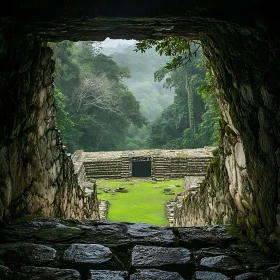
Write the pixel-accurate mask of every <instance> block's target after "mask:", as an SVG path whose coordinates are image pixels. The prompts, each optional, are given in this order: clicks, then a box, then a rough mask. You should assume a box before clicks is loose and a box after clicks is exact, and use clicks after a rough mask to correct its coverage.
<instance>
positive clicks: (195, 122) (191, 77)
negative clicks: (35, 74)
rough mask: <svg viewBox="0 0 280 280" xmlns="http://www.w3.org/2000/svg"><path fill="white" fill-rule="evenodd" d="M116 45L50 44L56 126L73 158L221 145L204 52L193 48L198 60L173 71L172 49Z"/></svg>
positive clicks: (210, 80) (133, 44) (193, 59)
mask: <svg viewBox="0 0 280 280" xmlns="http://www.w3.org/2000/svg"><path fill="white" fill-rule="evenodd" d="M112 42H113V41H112V40H108V39H106V41H105V42H104V44H102V43H100V42H76V43H75V42H70V41H64V42H61V43H51V44H50V46H51V47H52V49H53V51H54V59H55V61H56V72H55V81H54V84H55V93H56V108H57V125H58V128H59V129H60V130H61V132H62V137H63V141H64V143H66V146H67V147H68V150H69V152H74V151H75V150H77V149H83V150H85V151H110V150H133V149H151V148H159V149H182V148H197V147H203V146H210V145H217V141H218V139H219V118H220V112H219V108H218V106H217V102H216V97H215V93H214V90H213V89H214V87H213V80H212V79H211V75H210V73H209V71H207V69H206V67H205V61H204V58H203V55H202V51H201V48H197V45H196V44H193V45H191V46H192V48H193V49H195V50H196V49H199V51H197V53H196V55H195V56H193V58H192V59H191V60H190V61H189V62H188V63H187V64H185V65H180V67H174V68H173V69H172V67H171V68H170V67H169V69H168V68H166V65H168V64H169V65H170V63H171V65H172V61H173V60H172V59H173V58H174V55H166V53H168V50H167V52H162V53H161V55H160V54H159V51H156V50H155V49H156V47H155V46H150V47H148V48H147V49H145V51H144V52H142V51H140V50H139V49H137V45H136V44H137V41H132V42H131V41H121V42H120V43H118V44H115V45H112V44H111V43H112ZM105 43H106V44H105ZM108 43H109V44H108ZM110 44H111V45H110ZM172 44H173V46H174V43H173V42H172ZM165 45H166V44H165ZM167 45H168V44H167ZM167 48H168V46H167ZM175 58H176V56H175Z"/></svg>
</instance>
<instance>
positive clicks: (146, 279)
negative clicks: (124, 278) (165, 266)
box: [129, 268, 184, 280]
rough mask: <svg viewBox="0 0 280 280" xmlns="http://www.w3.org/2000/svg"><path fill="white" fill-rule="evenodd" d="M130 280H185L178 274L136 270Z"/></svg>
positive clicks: (157, 270)
mask: <svg viewBox="0 0 280 280" xmlns="http://www.w3.org/2000/svg"><path fill="white" fill-rule="evenodd" d="M129 279H130V280H151V279H153V280H184V278H183V277H182V276H181V275H180V274H179V273H178V272H169V271H164V270H159V269H154V268H152V269H136V272H135V273H133V274H132V275H131V276H130V278H129Z"/></svg>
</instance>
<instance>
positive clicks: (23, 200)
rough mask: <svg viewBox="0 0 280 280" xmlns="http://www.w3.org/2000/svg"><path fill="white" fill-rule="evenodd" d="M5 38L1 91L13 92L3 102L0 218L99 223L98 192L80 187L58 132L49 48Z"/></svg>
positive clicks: (29, 40) (0, 106)
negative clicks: (10, 70)
mask: <svg viewBox="0 0 280 280" xmlns="http://www.w3.org/2000/svg"><path fill="white" fill-rule="evenodd" d="M15 34H16V31H15ZM1 38H2V40H1V43H2V44H1V52H0V53H1V56H0V65H1V66H0V76H1V82H0V92H1V93H3V92H4V93H5V92H6V93H10V92H11V93H12V94H8V95H2V96H1V100H0V115H1V122H2V123H1V125H0V127H1V128H0V130H1V137H2V136H4V137H2V138H1V140H0V141H1V142H0V162H1V168H0V186H1V188H0V220H2V219H4V220H7V219H10V218H12V217H16V216H18V215H20V214H22V213H25V214H31V215H39V216H42V217H61V218H73V219H98V218H99V214H98V201H97V198H96V191H95V192H93V193H92V194H91V195H87V194H85V193H84V192H83V190H82V189H81V187H80V186H79V185H78V180H77V177H76V175H75V174H74V166H73V163H72V160H71V157H70V156H69V155H68V154H67V153H66V150H65V147H64V146H63V145H62V142H61V137H60V132H59V131H58V130H57V129H56V124H55V108H54V102H55V101H54V90H53V78H52V73H53V71H54V62H53V61H52V60H51V56H52V51H51V49H50V48H48V47H47V46H46V44H42V43H41V42H40V41H37V40H36V39H35V38H34V37H33V36H28V38H22V37H18V38H17V39H15V40H14V41H13V42H12V44H10V42H9V41H5V40H4V39H3V38H4V35H3V34H1ZM19 50H20V51H19ZM9 67H10V69H12V72H11V73H9V71H7V68H9ZM7 75H10V77H9V79H8V77H7ZM5 78H6V79H7V80H5ZM7 81H8V82H7ZM3 108H9V110H4V109H3Z"/></svg>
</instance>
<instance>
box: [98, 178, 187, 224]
mask: <svg viewBox="0 0 280 280" xmlns="http://www.w3.org/2000/svg"><path fill="white" fill-rule="evenodd" d="M97 185H98V186H97V191H98V193H99V194H98V195H97V196H98V198H99V199H102V200H108V201H109V202H110V207H109V212H108V216H107V220H108V221H112V222H133V223H139V222H140V223H147V224H152V225H157V226H167V225H168V220H167V218H166V211H165V202H166V200H169V199H172V198H174V197H175V194H176V193H179V192H182V190H183V179H179V180H171V181H151V180H149V181H148V180H147V181H144V180H136V179H134V180H131V181H123V180H120V181H107V180H104V181H97ZM176 185H177V186H176ZM178 185H180V187H178ZM168 187H169V188H170V189H171V190H172V191H173V192H174V193H175V194H173V195H170V194H169V195H167V194H165V193H164V189H165V188H168ZM104 188H109V189H110V190H112V191H114V190H116V189H117V188H124V189H126V190H128V192H127V193H121V192H113V193H105V192H104V191H103V189H104Z"/></svg>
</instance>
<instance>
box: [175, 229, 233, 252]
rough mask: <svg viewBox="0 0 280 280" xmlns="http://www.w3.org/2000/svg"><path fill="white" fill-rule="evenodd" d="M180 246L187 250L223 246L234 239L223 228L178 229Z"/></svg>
mask: <svg viewBox="0 0 280 280" xmlns="http://www.w3.org/2000/svg"><path fill="white" fill-rule="evenodd" d="M178 232H179V238H180V244H182V245H184V246H187V247H189V248H201V247H209V246H213V245H215V246H217V245H218V246H222V247H223V246H225V245H228V244H230V243H232V242H233V241H234V240H235V238H234V237H233V236H232V235H231V234H230V233H229V231H228V230H227V229H226V228H225V227H223V226H212V227H209V226H201V227H186V228H178Z"/></svg>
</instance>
